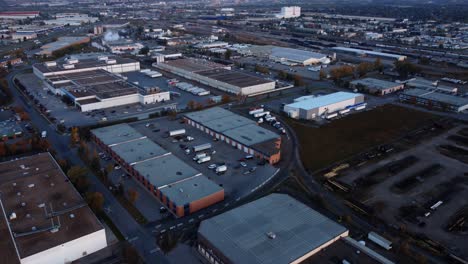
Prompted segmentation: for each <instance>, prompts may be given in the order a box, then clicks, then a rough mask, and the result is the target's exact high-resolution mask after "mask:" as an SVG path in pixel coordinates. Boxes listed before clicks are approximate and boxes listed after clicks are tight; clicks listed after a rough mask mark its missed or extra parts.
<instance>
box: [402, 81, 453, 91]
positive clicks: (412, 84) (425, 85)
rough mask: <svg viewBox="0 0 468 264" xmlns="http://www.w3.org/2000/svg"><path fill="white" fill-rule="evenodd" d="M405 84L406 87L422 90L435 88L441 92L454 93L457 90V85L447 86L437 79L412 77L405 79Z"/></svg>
mask: <svg viewBox="0 0 468 264" xmlns="http://www.w3.org/2000/svg"><path fill="white" fill-rule="evenodd" d="M405 85H406V87H407V88H418V89H424V90H437V91H438V92H443V93H452V94H455V93H457V92H458V88H457V87H453V86H448V85H443V84H440V83H439V81H435V82H434V81H431V80H427V79H424V78H419V77H417V78H412V79H409V80H407V81H405Z"/></svg>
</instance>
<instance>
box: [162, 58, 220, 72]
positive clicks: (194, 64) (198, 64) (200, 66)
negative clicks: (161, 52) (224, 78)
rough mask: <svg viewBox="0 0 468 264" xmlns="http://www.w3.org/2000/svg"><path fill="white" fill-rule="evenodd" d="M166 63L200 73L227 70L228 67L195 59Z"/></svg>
mask: <svg viewBox="0 0 468 264" xmlns="http://www.w3.org/2000/svg"><path fill="white" fill-rule="evenodd" d="M164 63H165V64H167V65H170V66H173V67H177V68H180V69H182V70H185V71H188V72H199V71H206V70H213V69H222V68H226V66H224V65H222V64H219V63H215V62H212V61H207V60H203V59H194V58H189V59H178V60H170V61H166V62H164Z"/></svg>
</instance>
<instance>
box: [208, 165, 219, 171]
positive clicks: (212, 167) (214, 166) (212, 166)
mask: <svg viewBox="0 0 468 264" xmlns="http://www.w3.org/2000/svg"><path fill="white" fill-rule="evenodd" d="M216 167H217V165H216V164H210V165H209V166H208V169H210V170H212V169H216Z"/></svg>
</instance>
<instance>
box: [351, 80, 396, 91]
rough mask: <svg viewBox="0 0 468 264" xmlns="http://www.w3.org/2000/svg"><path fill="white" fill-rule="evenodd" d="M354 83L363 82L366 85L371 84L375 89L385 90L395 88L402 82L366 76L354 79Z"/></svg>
mask: <svg viewBox="0 0 468 264" xmlns="http://www.w3.org/2000/svg"><path fill="white" fill-rule="evenodd" d="M351 83H352V84H354V85H356V84H362V85H364V86H369V87H372V88H374V89H378V90H385V89H389V88H393V87H395V86H400V85H401V84H399V83H396V82H390V81H385V80H379V79H375V78H364V79H360V80H354V81H352V82H351Z"/></svg>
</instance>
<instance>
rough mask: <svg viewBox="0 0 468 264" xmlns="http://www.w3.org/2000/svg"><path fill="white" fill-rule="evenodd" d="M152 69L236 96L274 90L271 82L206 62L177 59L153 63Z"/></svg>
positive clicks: (273, 84) (273, 83)
mask: <svg viewBox="0 0 468 264" xmlns="http://www.w3.org/2000/svg"><path fill="white" fill-rule="evenodd" d="M153 67H156V68H158V69H162V70H165V71H169V72H172V73H174V74H177V75H179V76H182V77H184V78H187V79H190V80H194V81H197V82H200V83H203V84H206V85H208V86H211V87H213V88H216V89H219V90H222V91H225V92H228V93H233V94H236V95H249V94H255V93H258V92H265V91H270V90H273V89H275V82H274V81H272V80H267V79H263V78H259V77H256V76H252V75H248V74H245V73H242V72H238V71H232V70H231V67H229V66H225V65H221V64H218V63H213V62H210V61H206V60H200V59H178V60H172V61H166V62H161V63H154V64H153Z"/></svg>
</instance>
